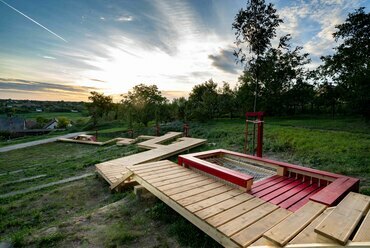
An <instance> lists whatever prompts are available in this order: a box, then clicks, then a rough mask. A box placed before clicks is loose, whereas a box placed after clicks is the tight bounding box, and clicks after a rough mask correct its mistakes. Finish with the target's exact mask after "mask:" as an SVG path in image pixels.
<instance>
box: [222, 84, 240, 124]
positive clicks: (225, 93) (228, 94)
mask: <svg viewBox="0 0 370 248" xmlns="http://www.w3.org/2000/svg"><path fill="white" fill-rule="evenodd" d="M218 98H219V99H218V102H219V104H218V105H219V111H220V115H221V116H223V115H228V116H229V118H231V117H232V115H233V113H235V112H236V109H235V108H236V93H235V91H233V90H232V89H231V88H230V84H229V83H227V82H224V84H223V86H222V88H221V89H220V90H219V97H218Z"/></svg>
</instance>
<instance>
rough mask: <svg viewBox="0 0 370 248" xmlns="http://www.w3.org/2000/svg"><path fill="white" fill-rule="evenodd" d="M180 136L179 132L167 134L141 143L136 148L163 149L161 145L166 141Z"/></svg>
mask: <svg viewBox="0 0 370 248" xmlns="http://www.w3.org/2000/svg"><path fill="white" fill-rule="evenodd" d="M181 136H182V133H180V132H168V133H166V134H165V135H162V136H159V137H155V138H154V139H149V140H146V141H143V142H141V143H139V144H137V146H138V147H140V148H144V149H156V148H161V147H164V146H165V145H163V144H162V143H165V142H167V141H170V140H173V139H176V138H179V137H181Z"/></svg>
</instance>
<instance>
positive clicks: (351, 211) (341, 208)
mask: <svg viewBox="0 0 370 248" xmlns="http://www.w3.org/2000/svg"><path fill="white" fill-rule="evenodd" d="M369 206H370V197H369V196H365V195H361V194H358V193H353V192H351V193H349V194H348V195H347V196H346V197H345V198H344V199H343V200H342V201H341V202H340V203H339V204H338V206H337V207H336V208H335V209H334V210H333V212H331V214H330V215H329V216H328V217H327V218H326V219H325V220H324V221H323V222H321V223H320V224H319V225H318V226H317V227H316V228H315V232H317V233H319V234H321V235H324V236H326V237H328V238H331V239H334V240H336V241H338V242H339V243H340V244H342V245H344V244H346V243H347V241H348V239H349V237H350V235H351V234H352V232H353V231H354V229H355V228H356V226H357V224H358V223H359V221H360V219H361V217H362V216H363V215H364V213H365V211H367V210H368V209H369Z"/></svg>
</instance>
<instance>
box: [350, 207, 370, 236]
mask: <svg viewBox="0 0 370 248" xmlns="http://www.w3.org/2000/svg"><path fill="white" fill-rule="evenodd" d="M353 241H355V242H370V210H369V211H367V215H366V217H365V219H364V221H363V222H362V224H361V226H360V228H359V229H358V231H357V233H356V235H355V237H354V238H353Z"/></svg>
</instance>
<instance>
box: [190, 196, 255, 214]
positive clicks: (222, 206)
mask: <svg viewBox="0 0 370 248" xmlns="http://www.w3.org/2000/svg"><path fill="white" fill-rule="evenodd" d="M252 198H253V196H252V195H250V194H240V195H237V196H234V197H232V198H230V199H228V200H226V201H223V202H220V203H218V204H215V205H213V206H210V207H208V208H204V209H202V210H199V211H197V212H195V214H196V215H197V216H198V217H199V218H202V219H206V218H209V217H212V216H214V215H216V214H219V213H221V212H223V211H225V210H228V209H230V208H232V207H234V206H236V205H238V204H240V203H243V202H246V201H249V200H250V199H252Z"/></svg>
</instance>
